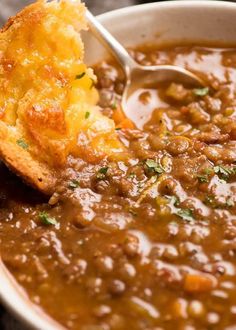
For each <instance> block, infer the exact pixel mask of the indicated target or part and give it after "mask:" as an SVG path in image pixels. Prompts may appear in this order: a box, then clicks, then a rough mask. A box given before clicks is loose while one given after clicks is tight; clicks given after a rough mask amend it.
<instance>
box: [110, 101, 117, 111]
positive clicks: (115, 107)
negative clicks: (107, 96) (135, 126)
mask: <svg viewBox="0 0 236 330" xmlns="http://www.w3.org/2000/svg"><path fill="white" fill-rule="evenodd" d="M111 108H112V110H116V109H117V103H116V102H113V103H112V105H111Z"/></svg>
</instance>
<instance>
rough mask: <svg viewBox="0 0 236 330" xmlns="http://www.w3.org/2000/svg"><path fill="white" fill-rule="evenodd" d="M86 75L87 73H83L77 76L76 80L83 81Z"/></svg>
mask: <svg viewBox="0 0 236 330" xmlns="http://www.w3.org/2000/svg"><path fill="white" fill-rule="evenodd" d="M85 75H86V72H82V73H80V74H77V76H76V77H75V79H82V78H83V77H84V76H85Z"/></svg>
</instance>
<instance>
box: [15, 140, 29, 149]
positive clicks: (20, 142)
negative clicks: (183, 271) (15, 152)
mask: <svg viewBox="0 0 236 330" xmlns="http://www.w3.org/2000/svg"><path fill="white" fill-rule="evenodd" d="M16 143H17V144H18V146H20V147H21V148H22V149H25V150H27V149H28V148H29V145H28V144H27V143H26V142H25V141H24V140H23V139H19V140H17V141H16Z"/></svg>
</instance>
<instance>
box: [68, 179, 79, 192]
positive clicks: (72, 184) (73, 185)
mask: <svg viewBox="0 0 236 330" xmlns="http://www.w3.org/2000/svg"><path fill="white" fill-rule="evenodd" d="M68 187H69V188H70V189H72V190H74V189H76V188H78V187H79V181H77V180H72V181H70V182H69V184H68Z"/></svg>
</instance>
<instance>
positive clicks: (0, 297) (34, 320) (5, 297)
mask: <svg viewBox="0 0 236 330" xmlns="http://www.w3.org/2000/svg"><path fill="white" fill-rule="evenodd" d="M177 7H178V9H179V8H202V7H204V8H209V9H211V8H212V9H216V8H217V9H224V10H232V9H233V10H235V11H236V3H233V2H227V1H218V0H192V1H188V0H173V1H168V2H164V1H160V2H155V3H146V4H140V5H134V6H128V7H124V8H120V9H115V10H112V11H109V12H106V13H103V14H100V15H98V16H97V18H98V19H99V20H100V21H101V22H105V21H106V20H110V19H111V18H115V17H119V16H122V15H127V14H131V13H132V14H134V13H135V14H138V13H140V12H142V11H146V10H147V11H149V10H156V9H157V8H159V9H160V10H162V9H173V8H177ZM0 277H1V285H0V302H1V303H2V304H3V305H4V306H5V307H6V309H7V310H8V311H10V313H11V314H12V315H13V316H14V317H15V318H16V319H17V320H19V321H20V322H21V323H22V324H23V325H25V326H26V327H27V328H30V329H38V330H42V329H43V330H60V329H61V330H63V329H65V328H64V327H63V326H61V325H60V324H59V323H57V322H56V321H55V320H53V319H52V318H51V317H50V316H48V315H47V314H46V313H44V312H43V310H42V309H41V308H40V307H38V306H37V305H35V304H34V303H33V302H31V301H30V300H29V298H28V297H27V294H26V293H25V291H24V289H23V288H21V286H20V285H19V284H18V283H17V281H16V280H15V278H14V277H13V275H12V274H11V273H10V271H9V270H8V269H7V267H6V266H5V265H4V264H3V262H2V261H0ZM13 301H14V302H13Z"/></svg>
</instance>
